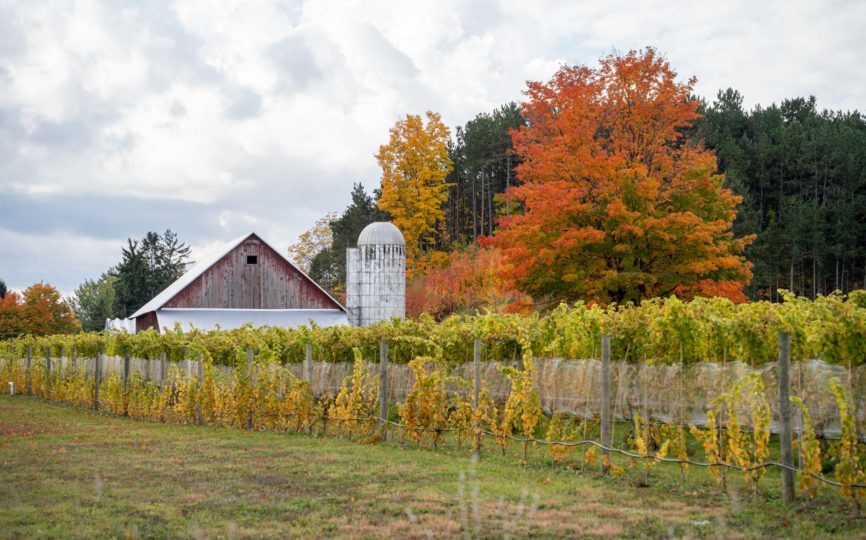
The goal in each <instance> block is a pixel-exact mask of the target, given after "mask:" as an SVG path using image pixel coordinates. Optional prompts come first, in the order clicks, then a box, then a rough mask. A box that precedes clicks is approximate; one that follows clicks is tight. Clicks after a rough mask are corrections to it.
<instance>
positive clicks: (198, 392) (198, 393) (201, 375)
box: [195, 354, 204, 424]
mask: <svg viewBox="0 0 866 540" xmlns="http://www.w3.org/2000/svg"><path fill="white" fill-rule="evenodd" d="M202 382H204V360H202V355H201V354H199V355H198V385H197V387H196V398H195V401H196V403H195V421H196V423H197V424H201V391H202Z"/></svg>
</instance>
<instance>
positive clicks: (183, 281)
mask: <svg viewBox="0 0 866 540" xmlns="http://www.w3.org/2000/svg"><path fill="white" fill-rule="evenodd" d="M163 308H165V309H173V308H174V309H176V308H191V309H222V310H225V309H237V310H286V309H305V310H316V309H324V310H340V311H343V312H344V311H345V308H343V306H341V305H340V304H339V303H338V302H337V301H336V300H334V299H333V298H332V297H331V296H330V295H329V294H328V293H326V292H325V291H324V290H323V289H322V288H321V287H319V285H317V284H316V283H315V282H314V281H313V280H312V279H310V278H309V277H307V276H306V275H305V274H304V273H303V272H301V271H300V270H299V269H298V268H297V267H296V266H294V265H293V264H292V263H291V262H289V261H288V260H287V259H286V258H285V257H284V256H282V255H281V254H280V253H279V252H277V251H276V250H275V249H273V248H272V247H271V246H270V245H268V244H267V242H265V241H263V240H262V239H261V238H260V237H259V236H258V235H256V234H255V233H251V234H249V235H247V236H246V237H244V238H242V239H238V240H235V241H233V242H230V243H229V244H228V245H227V248H225V249H224V251H223V252H220V253H217V254H216V256H215V257H214V258H209V259H205V260H202V261H200V262H199V263H198V264H196V265H195V266H193V268H191V269H190V270H189V271H188V272H187V274H185V275H184V276H183V277H181V278H180V279H178V281H177V282H175V283H174V284H172V285H170V286H169V287H168V288H166V290H165V291H163V292H162V293H160V294H159V295H157V296H156V297H155V298H154V299H153V300H151V301H150V302H148V304H146V305H145V306H144V307H142V308H141V309H140V310H139V311H138V312H136V314H134V315H133V318H134V319H135V320H136V331H141V330H144V329H146V328H157V327H158V323H157V317H156V312H157V310H160V309H163Z"/></svg>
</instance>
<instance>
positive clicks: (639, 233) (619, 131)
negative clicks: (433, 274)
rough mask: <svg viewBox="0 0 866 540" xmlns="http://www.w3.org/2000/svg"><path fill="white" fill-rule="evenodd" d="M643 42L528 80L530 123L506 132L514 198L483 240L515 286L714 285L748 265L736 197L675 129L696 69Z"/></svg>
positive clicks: (736, 277) (600, 296) (685, 123)
mask: <svg viewBox="0 0 866 540" xmlns="http://www.w3.org/2000/svg"><path fill="white" fill-rule="evenodd" d="M676 77H677V74H676V72H675V71H674V70H673V69H672V68H671V67H670V65H669V64H668V62H667V61H666V60H665V59H664V58H662V57H660V56H659V55H658V54H657V53H656V51H655V50H654V49H652V48H649V49H645V50H642V51H631V52H629V53H628V54H625V55H610V56H607V57H604V58H602V59H601V62H600V66H599V67H598V68H595V69H592V68H589V67H585V66H575V67H563V68H561V69H560V70H559V71H558V72H557V73H556V74H555V75H554V77H553V78H552V79H551V80H550V81H548V82H546V83H541V82H532V83H529V85H528V89H527V90H526V95H527V97H528V100H527V101H526V103H524V104H523V114H524V116H525V117H526V118H527V125H526V126H523V127H520V128H519V129H517V130H515V131H513V132H512V137H513V142H514V147H515V152H516V153H517V155H518V156H519V157H520V159H521V163H520V165H519V166H518V167H517V168H516V172H517V175H518V180H519V181H520V182H521V184H520V185H517V186H514V187H512V188H511V189H510V190H508V192H507V193H506V197H507V198H508V199H510V200H511V201H513V202H514V203H516V206H518V207H519V208H520V209H521V212H520V213H518V214H515V215H511V216H505V217H502V218H501V219H500V223H499V224H500V228H499V230H498V231H497V232H496V234H494V236H493V237H492V238H491V239H490V240H489V243H491V244H492V245H494V246H496V247H498V248H499V249H501V250H502V253H503V254H504V255H505V259H506V260H507V262H508V263H509V268H510V271H509V274H510V277H512V278H513V279H515V280H516V282H517V283H518V285H519V286H520V288H521V290H523V291H524V292H526V293H529V294H531V295H533V296H535V297H536V298H549V299H552V300H577V299H584V300H595V301H600V302H605V303H607V302H626V301H640V300H641V299H643V298H650V297H655V296H667V295H671V294H680V295H685V296H689V295H721V296H726V297H728V298H731V299H733V300H735V301H737V300H739V301H744V300H745V296H744V295H743V293H742V288H743V284H744V283H747V282H748V280H749V279H750V277H751V271H750V264H749V263H747V262H746V260H745V258H744V257H743V255H742V254H743V250H744V249H745V247H746V245H747V244H748V243H749V242H750V241H751V239H752V238H751V237H746V238H740V239H735V238H734V237H733V234H732V233H731V226H732V223H733V220H734V218H735V216H736V211H735V208H736V206H737V204H738V203H739V202H740V198H739V197H737V196H736V195H734V194H733V193H732V192H731V191H730V190H729V189H727V188H726V187H725V186H724V180H725V179H724V176H723V175H720V174H716V169H717V167H716V159H715V156H714V155H713V153H712V152H710V151H707V150H704V149H702V148H701V147H699V146H698V145H696V144H694V143H692V142H691V141H689V140H686V139H685V137H684V136H683V134H682V132H683V130H684V129H686V128H688V127H689V126H691V124H692V122H693V121H694V120H695V119H697V118H698V113H697V108H698V104H699V103H698V102H697V101H696V100H693V99H691V98H690V93H691V91H692V88H693V85H694V82H695V81H694V79H690V80H688V81H685V82H679V81H677V78H676Z"/></svg>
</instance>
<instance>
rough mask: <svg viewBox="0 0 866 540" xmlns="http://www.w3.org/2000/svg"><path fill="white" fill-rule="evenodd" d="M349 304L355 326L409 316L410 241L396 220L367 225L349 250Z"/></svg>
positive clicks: (350, 321)
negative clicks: (407, 281)
mask: <svg viewBox="0 0 866 540" xmlns="http://www.w3.org/2000/svg"><path fill="white" fill-rule="evenodd" d="M346 308H347V309H348V311H349V323H350V324H352V325H353V326H367V325H369V324H372V323H374V322H376V321H382V320H388V319H390V318H391V317H400V318H402V317H405V316H406V241H405V240H403V234H402V233H401V232H400V229H398V228H397V227H395V226H394V225H393V224H391V223H386V222H376V223H371V224H369V225H367V226H366V227H365V228H364V230H363V231H361V234H360V236H358V247H356V248H349V249H347V250H346Z"/></svg>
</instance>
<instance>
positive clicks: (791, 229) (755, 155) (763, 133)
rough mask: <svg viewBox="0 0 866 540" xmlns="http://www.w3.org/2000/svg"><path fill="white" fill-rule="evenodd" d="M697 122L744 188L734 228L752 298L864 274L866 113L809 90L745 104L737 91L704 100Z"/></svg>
mask: <svg viewBox="0 0 866 540" xmlns="http://www.w3.org/2000/svg"><path fill="white" fill-rule="evenodd" d="M702 113H703V114H704V117H703V118H702V119H701V120H700V121H699V123H698V124H697V126H696V128H695V135H696V136H698V137H699V138H700V139H701V140H702V141H703V142H704V144H706V145H707V147H709V148H712V149H714V150H715V151H716V153H717V156H718V162H719V169H720V170H721V171H722V172H724V173H725V175H726V178H727V182H728V185H729V186H730V187H731V188H732V189H733V190H734V191H735V192H736V193H737V194H739V195H741V196H742V197H743V203H742V204H741V206H740V208H739V213H738V216H737V221H736V223H735V228H734V230H735V233H736V234H737V235H738V236H742V235H745V234H752V233H754V234H756V235H757V238H756V240H755V242H754V243H753V244H752V245H751V246H750V247H749V248H748V250H747V256H748V259H749V260H750V261H751V262H752V263H753V264H754V268H753V272H754V277H753V279H752V283H751V285H749V286H748V287H747V292H748V293H749V295H750V296H751V297H752V298H769V299H778V295H777V293H776V291H777V289H779V288H785V289H789V290H792V291H794V292H795V293H797V294H800V295H803V296H809V297H814V296H815V295H816V294H827V293H830V292H832V291H833V290H837V289H838V290H841V291H843V292H847V291H850V290H852V289H855V288H863V287H864V280H866V122H864V119H863V117H862V116H861V115H860V114H859V113H857V112H833V111H826V110H825V111H819V110H818V107H817V104H816V100H815V98H814V97H810V98H808V99H804V98H796V99H788V100H785V101H783V102H782V103H781V105H778V106H777V105H772V106H770V107H767V108H763V107H760V106H757V107H755V108H754V109H752V110H745V109H744V108H743V98H742V96H741V95H740V94H739V92H736V91H735V90H731V89H729V90H726V91H723V92H719V95H718V96H717V98H716V100H715V101H713V102H712V103H709V104H705V105H704V107H703V110H702Z"/></svg>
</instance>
